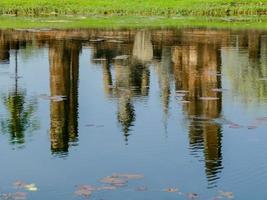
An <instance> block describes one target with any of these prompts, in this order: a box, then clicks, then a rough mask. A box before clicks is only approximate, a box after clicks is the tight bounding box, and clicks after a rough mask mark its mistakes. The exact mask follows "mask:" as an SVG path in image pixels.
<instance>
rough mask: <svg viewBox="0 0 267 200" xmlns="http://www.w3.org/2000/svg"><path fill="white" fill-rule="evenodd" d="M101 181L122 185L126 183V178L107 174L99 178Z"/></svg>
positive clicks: (116, 185)
mask: <svg viewBox="0 0 267 200" xmlns="http://www.w3.org/2000/svg"><path fill="white" fill-rule="evenodd" d="M100 182H102V183H108V184H111V185H112V186H115V187H123V186H125V185H126V184H127V180H124V179H122V178H118V177H114V176H107V177H105V178H102V179H101V180H100Z"/></svg>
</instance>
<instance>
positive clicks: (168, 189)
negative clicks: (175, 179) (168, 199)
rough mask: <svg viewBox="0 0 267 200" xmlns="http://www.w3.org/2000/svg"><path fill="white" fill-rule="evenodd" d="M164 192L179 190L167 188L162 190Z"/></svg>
mask: <svg viewBox="0 0 267 200" xmlns="http://www.w3.org/2000/svg"><path fill="white" fill-rule="evenodd" d="M163 191H164V192H178V191H179V189H178V188H167V189H164V190H163Z"/></svg>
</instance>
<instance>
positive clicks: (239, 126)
mask: <svg viewBox="0 0 267 200" xmlns="http://www.w3.org/2000/svg"><path fill="white" fill-rule="evenodd" d="M229 128H242V126H241V125H239V124H230V125H229Z"/></svg>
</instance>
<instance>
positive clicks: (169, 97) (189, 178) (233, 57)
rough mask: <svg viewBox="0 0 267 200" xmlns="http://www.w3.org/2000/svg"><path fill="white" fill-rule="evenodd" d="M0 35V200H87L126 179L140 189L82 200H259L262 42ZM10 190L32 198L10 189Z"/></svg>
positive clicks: (87, 33)
mask: <svg viewBox="0 0 267 200" xmlns="http://www.w3.org/2000/svg"><path fill="white" fill-rule="evenodd" d="M0 36H1V37H0V95H1V98H0V102H1V106H0V120H1V134H0V166H1V170H0V193H1V195H2V196H3V195H4V194H7V193H10V194H11V195H12V194H13V193H15V192H17V191H22V192H25V193H27V199H38V200H42V199H44V200H45V199H55V200H61V199H64V200H67V199H81V198H87V197H83V196H79V195H77V194H75V190H76V188H77V186H78V185H94V186H101V185H103V183H101V182H100V179H101V178H103V177H106V176H111V175H112V174H113V173H130V174H142V175H144V178H142V179H140V180H129V182H128V184H127V185H125V186H124V187H118V188H116V189H115V190H107V191H94V192H93V193H92V195H91V196H90V197H88V198H89V199H96V200H100V199H104V200H106V199H109V200H112V199H114V200H115V199H126V200H127V199H129V200H132V199H134V200H135V199H146V200H149V199H151V200H152V199H153V200H155V199H188V198H189V199H190V197H191V199H193V197H192V195H191V196H190V194H191V193H196V194H197V197H198V198H197V199H205V200H207V199H216V196H217V197H218V198H225V199H227V197H223V195H221V194H220V191H224V192H232V194H233V196H234V199H240V200H246V199H247V200H250V199H257V200H265V199H267V192H266V188H265V186H266V184H267V161H266V153H267V146H266V141H267V134H266V130H267V127H266V125H267V118H266V117H267V113H266V108H267V79H266V78H267V57H266V56H267V45H266V44H267V43H266V42H267V41H266V37H265V36H266V33H265V32H261V31H253V30H251V31H231V30H201V29H197V28H191V29H179V30H129V31H128V30H80V31H77V30H68V31H64V30H62V31H41V32H39V31H37V32H36V31H34V32H32V30H31V31H22V30H13V31H12V30H2V31H0ZM98 38H100V39H103V40H101V41H100V40H99V41H95V40H94V39H98ZM125 55H127V56H125ZM117 56H120V57H117ZM17 180H21V181H24V182H26V183H35V184H36V186H37V187H38V190H37V191H35V192H33V191H27V190H26V189H25V188H20V189H17V188H14V186H13V184H14V182H15V181H17ZM140 187H145V188H146V189H145V191H138V188H140ZM168 188H178V189H179V193H178V192H173V193H172V192H165V191H164V190H165V189H168ZM228 197H229V196H228ZM11 199H12V197H11ZM13 199H14V198H13Z"/></svg>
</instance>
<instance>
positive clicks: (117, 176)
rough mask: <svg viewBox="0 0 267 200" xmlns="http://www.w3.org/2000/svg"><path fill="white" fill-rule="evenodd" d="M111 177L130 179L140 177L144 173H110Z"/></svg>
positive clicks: (142, 176)
mask: <svg viewBox="0 0 267 200" xmlns="http://www.w3.org/2000/svg"><path fill="white" fill-rule="evenodd" d="M112 177H116V178H121V179H126V180H131V179H142V178H144V175H142V174H112Z"/></svg>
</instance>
